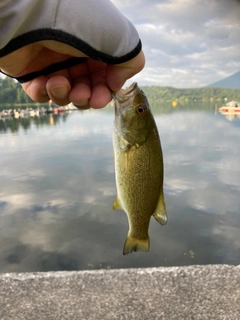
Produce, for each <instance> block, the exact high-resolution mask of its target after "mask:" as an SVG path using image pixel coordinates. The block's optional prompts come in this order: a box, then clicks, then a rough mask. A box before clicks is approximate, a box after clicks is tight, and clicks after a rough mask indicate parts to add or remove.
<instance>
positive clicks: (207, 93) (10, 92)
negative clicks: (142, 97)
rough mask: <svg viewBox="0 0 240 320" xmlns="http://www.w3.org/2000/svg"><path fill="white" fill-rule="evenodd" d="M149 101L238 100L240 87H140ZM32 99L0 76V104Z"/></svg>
mask: <svg viewBox="0 0 240 320" xmlns="http://www.w3.org/2000/svg"><path fill="white" fill-rule="evenodd" d="M141 88H142V89H143V91H144V92H145V93H146V95H147V97H148V98H149V100H151V101H155V102H157V101H174V100H176V101H178V102H182V103H184V102H186V101H189V102H191V101H223V102H226V101H230V100H239V101H240V89H227V88H214V87H204V88H189V89H177V88H172V87H154V86H151V87H141ZM25 103H33V101H32V100H31V99H30V98H29V97H28V96H27V95H26V94H25V92H24V91H23V90H22V88H21V85H20V84H19V83H18V82H16V81H14V80H13V79H11V78H8V77H6V78H4V79H3V78H0V104H25Z"/></svg>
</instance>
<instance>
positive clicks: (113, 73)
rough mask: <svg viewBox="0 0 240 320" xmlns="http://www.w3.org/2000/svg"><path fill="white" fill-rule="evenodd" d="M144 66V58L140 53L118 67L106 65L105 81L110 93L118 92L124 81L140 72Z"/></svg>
mask: <svg viewBox="0 0 240 320" xmlns="http://www.w3.org/2000/svg"><path fill="white" fill-rule="evenodd" d="M144 64H145V57H144V54H143V52H142V51H141V52H140V53H139V54H138V55H137V56H136V57H135V58H133V59H131V60H129V61H127V62H125V63H121V64H118V65H107V67H106V81H107V85H108V86H109V88H110V89H111V90H112V91H118V90H120V89H121V87H122V86H123V85H124V83H125V82H126V80H128V79H130V78H131V77H132V76H134V75H135V74H136V73H138V72H140V71H141V70H142V69H143V67H144Z"/></svg>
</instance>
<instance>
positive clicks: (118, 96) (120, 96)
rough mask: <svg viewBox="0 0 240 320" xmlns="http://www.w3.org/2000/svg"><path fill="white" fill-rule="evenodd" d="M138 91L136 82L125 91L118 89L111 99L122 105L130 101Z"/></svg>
mask: <svg viewBox="0 0 240 320" xmlns="http://www.w3.org/2000/svg"><path fill="white" fill-rule="evenodd" d="M138 90H139V87H138V84H137V82H133V83H132V84H131V85H130V86H129V87H127V88H125V89H120V90H119V91H117V92H113V94H112V97H113V99H115V100H117V101H118V102H119V103H123V102H125V101H127V100H128V99H130V98H131V97H132V96H133V95H135V94H136V92H137V91H138Z"/></svg>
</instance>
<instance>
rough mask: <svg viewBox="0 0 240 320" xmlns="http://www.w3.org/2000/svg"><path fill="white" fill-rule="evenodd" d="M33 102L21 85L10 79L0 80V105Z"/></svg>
mask: <svg viewBox="0 0 240 320" xmlns="http://www.w3.org/2000/svg"><path fill="white" fill-rule="evenodd" d="M32 102H33V101H32V100H31V99H30V98H29V97H28V95H27V94H26V93H25V92H24V91H23V89H22V87H21V85H20V84H19V83H18V82H16V81H15V80H13V79H12V78H9V77H5V78H0V103H1V104H14V103H18V104H21V103H32Z"/></svg>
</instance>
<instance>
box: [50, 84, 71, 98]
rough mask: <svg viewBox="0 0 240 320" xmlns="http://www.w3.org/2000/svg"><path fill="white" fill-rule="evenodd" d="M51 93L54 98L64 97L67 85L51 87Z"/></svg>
mask: <svg viewBox="0 0 240 320" xmlns="http://www.w3.org/2000/svg"><path fill="white" fill-rule="evenodd" d="M50 91H51V93H52V95H53V96H54V97H55V98H59V99H62V98H65V97H66V96H67V95H68V87H66V86H58V87H53V88H51V90H50Z"/></svg>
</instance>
